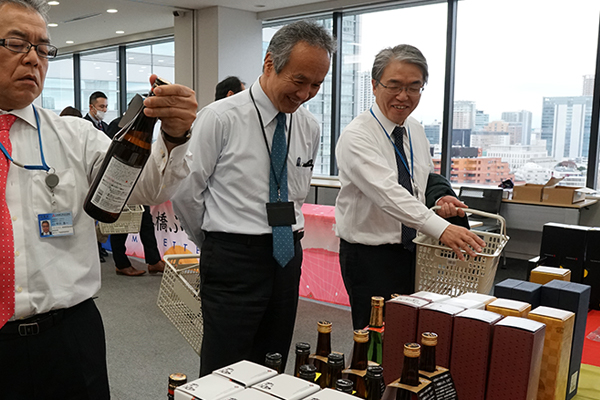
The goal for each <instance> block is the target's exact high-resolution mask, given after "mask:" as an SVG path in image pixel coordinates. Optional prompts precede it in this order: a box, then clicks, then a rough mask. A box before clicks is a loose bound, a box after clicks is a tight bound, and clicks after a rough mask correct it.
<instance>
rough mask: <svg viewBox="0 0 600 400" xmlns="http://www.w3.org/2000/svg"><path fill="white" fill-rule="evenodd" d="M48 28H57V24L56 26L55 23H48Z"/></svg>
mask: <svg viewBox="0 0 600 400" xmlns="http://www.w3.org/2000/svg"><path fill="white" fill-rule="evenodd" d="M48 26H49V27H50V28H55V27H57V26H58V24H57V23H55V22H50V23H49V24H48Z"/></svg>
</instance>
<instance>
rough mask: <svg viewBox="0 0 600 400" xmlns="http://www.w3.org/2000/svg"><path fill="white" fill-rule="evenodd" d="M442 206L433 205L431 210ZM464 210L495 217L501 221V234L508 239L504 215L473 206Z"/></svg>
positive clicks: (486, 216) (482, 215)
mask: <svg viewBox="0 0 600 400" xmlns="http://www.w3.org/2000/svg"><path fill="white" fill-rule="evenodd" d="M440 208H442V207H441V206H433V207H431V210H432V211H435V210H439V209H440ZM457 208H462V207H457ZM462 210H463V211H464V212H465V213H471V214H475V215H479V216H481V217H485V218H493V219H495V220H498V221H500V234H501V235H502V238H503V239H508V236H506V220H505V219H504V217H503V216H502V215H500V214H492V213H488V212H485V211H479V210H474V209H472V208H462Z"/></svg>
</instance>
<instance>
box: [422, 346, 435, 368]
mask: <svg viewBox="0 0 600 400" xmlns="http://www.w3.org/2000/svg"><path fill="white" fill-rule="evenodd" d="M419 369H420V370H423V371H426V372H435V370H436V361H435V346H426V345H422V346H421V358H420V361H419Z"/></svg>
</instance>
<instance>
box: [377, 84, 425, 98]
mask: <svg viewBox="0 0 600 400" xmlns="http://www.w3.org/2000/svg"><path fill="white" fill-rule="evenodd" d="M377 83H378V84H380V85H381V86H382V87H383V88H384V89H385V90H387V92H388V93H389V94H391V95H394V96H397V95H399V94H400V93H402V91H403V90H404V91H405V92H406V95H407V96H418V95H420V94H421V93H423V90H425V87H424V86H423V85H420V84H418V83H414V84H412V85H408V86H395V85H389V86H387V85H384V84H383V83H381V82H380V81H377Z"/></svg>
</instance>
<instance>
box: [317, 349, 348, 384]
mask: <svg viewBox="0 0 600 400" xmlns="http://www.w3.org/2000/svg"><path fill="white" fill-rule="evenodd" d="M343 369H344V355H343V354H340V353H331V354H329V356H328V357H327V370H326V371H325V373H324V374H323V375H321V378H320V379H319V384H320V386H321V389H324V388H331V389H335V382H336V381H337V380H338V379H341V378H342V370H343ZM323 378H325V379H323Z"/></svg>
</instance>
